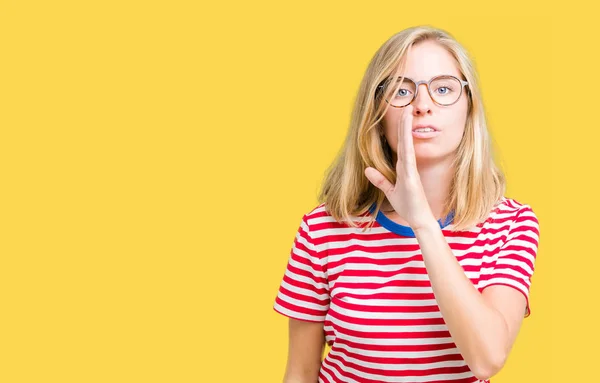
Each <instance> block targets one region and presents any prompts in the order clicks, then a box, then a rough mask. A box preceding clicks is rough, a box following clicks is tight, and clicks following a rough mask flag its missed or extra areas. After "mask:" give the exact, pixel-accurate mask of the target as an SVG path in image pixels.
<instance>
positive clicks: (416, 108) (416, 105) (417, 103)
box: [413, 84, 433, 115]
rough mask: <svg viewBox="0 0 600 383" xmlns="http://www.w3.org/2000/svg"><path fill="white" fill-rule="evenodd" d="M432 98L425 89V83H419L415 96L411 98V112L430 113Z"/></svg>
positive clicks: (417, 113)
mask: <svg viewBox="0 0 600 383" xmlns="http://www.w3.org/2000/svg"><path fill="white" fill-rule="evenodd" d="M432 105H433V100H432V99H431V95H430V94H429V89H427V84H419V85H418V91H417V97H416V98H415V99H414V100H413V113H414V114H415V115H423V114H431V107H432Z"/></svg>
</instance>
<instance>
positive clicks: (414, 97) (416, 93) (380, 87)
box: [377, 74, 469, 108]
mask: <svg viewBox="0 0 600 383" xmlns="http://www.w3.org/2000/svg"><path fill="white" fill-rule="evenodd" d="M440 78H453V79H455V80H457V81H459V82H460V84H461V87H460V94H459V95H458V97H457V98H456V101H454V102H453V103H452V104H440V103H439V102H437V101H435V99H434V98H433V95H432V94H431V83H432V82H433V81H434V80H437V79H440ZM400 79H401V77H399V78H398V80H400ZM404 79H407V80H410V81H412V82H413V83H414V84H415V86H416V88H415V94H414V95H413V98H412V99H411V100H410V101H409V102H408V104H406V105H402V106H396V105H392V104H390V102H389V101H388V100H387V99H385V102H387V103H388V104H390V106H392V107H394V108H404V107H407V106H409V105H410V104H412V102H413V101H415V99H416V98H417V95H418V94H419V86H420V85H421V84H425V85H426V86H427V92H428V93H429V96H430V97H431V100H433V102H435V103H436V104H437V105H440V106H450V105H454V104H456V103H457V102H458V100H460V96H462V91H463V89H464V87H465V86H467V85H469V82H468V81H465V80H461V79H459V78H457V77H455V76H452V75H448V74H443V75H440V76H435V77H432V78H431V79H430V80H429V81H415V80H413V79H411V78H410V77H404ZM387 81H389V79H387V80H384V81H383V83H381V84H379V85H378V86H377V89H381V90H383V88H384V86H385V82H387Z"/></svg>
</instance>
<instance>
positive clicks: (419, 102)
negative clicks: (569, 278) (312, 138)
mask: <svg viewBox="0 0 600 383" xmlns="http://www.w3.org/2000/svg"><path fill="white" fill-rule="evenodd" d="M440 74H452V75H455V76H456V77H458V78H461V76H460V72H459V71H458V67H457V66H456V62H455V61H454V59H453V58H452V56H451V55H450V54H449V53H448V52H447V51H445V49H444V48H442V47H441V46H439V45H437V44H435V43H433V42H430V41H426V42H422V43H420V44H417V45H415V46H413V47H412V50H411V51H410V52H409V54H408V56H407V66H406V68H405V73H404V75H405V76H406V77H410V78H412V79H414V80H417V81H418V80H429V79H430V78H431V77H433V76H435V75H440ZM467 102H468V100H467V98H466V93H465V92H463V95H462V96H461V99H460V100H459V101H458V102H457V103H456V104H454V105H451V106H438V105H436V104H435V103H434V102H433V100H431V97H430V96H429V93H428V92H427V90H426V87H425V85H421V86H420V89H419V96H418V97H417V99H416V100H414V101H413V103H412V104H411V105H409V106H407V107H405V108H401V109H396V108H392V107H390V108H389V109H388V112H387V113H386V115H385V116H384V120H383V129H384V134H385V136H386V139H387V141H388V143H389V145H390V147H391V148H392V152H393V154H394V155H393V160H394V162H395V163H396V173H397V177H396V180H395V183H391V182H389V181H388V180H387V179H386V178H385V177H384V176H383V175H382V174H381V173H379V172H378V171H377V170H376V169H374V168H367V169H366V170H365V176H366V177H367V178H368V179H369V181H370V182H371V183H373V185H375V186H376V187H378V188H379V189H380V190H382V191H383V192H384V193H385V195H386V204H384V208H385V207H387V208H389V209H393V211H392V212H391V213H386V215H388V217H389V218H390V219H393V220H395V221H396V222H398V223H400V224H404V225H407V226H410V227H411V228H412V229H413V231H414V232H415V235H416V238H417V241H418V242H419V245H420V247H421V251H422V254H423V260H424V263H425V267H426V269H427V272H428V274H429V278H430V281H431V286H432V289H433V292H434V295H435V298H436V301H437V302H438V306H439V308H440V311H441V313H442V315H443V317H444V321H445V322H446V325H447V326H448V330H449V331H450V334H451V335H452V337H453V340H454V341H455V343H456V346H457V347H458V349H459V350H460V352H461V354H462V356H463V358H464V359H465V361H466V363H467V364H468V366H469V368H470V369H471V371H473V373H474V374H475V376H477V377H478V378H479V379H483V380H485V379H489V378H490V377H492V376H493V375H495V374H496V373H498V371H500V369H501V368H502V367H503V366H504V364H505V362H506V359H507V357H508V354H509V352H510V350H511V348H512V345H513V344H514V341H515V339H516V337H517V334H518V332H519V329H520V327H521V323H522V320H523V315H524V310H525V305H526V300H525V297H524V296H523V295H522V294H521V293H520V292H518V291H516V290H514V289H512V288H510V287H506V286H497V285H496V286H490V287H488V288H486V289H485V290H484V291H483V292H482V293H480V292H479V291H477V289H474V288H473V285H472V283H471V281H470V280H469V279H468V278H467V276H466V275H465V273H464V271H463V269H462V267H461V266H460V264H459V263H458V261H457V259H456V257H455V256H454V254H453V253H452V251H451V249H450V247H449V245H448V243H447V242H446V240H445V237H444V235H443V233H442V231H441V229H440V227H439V224H438V222H437V219H439V218H442V217H441V216H440V213H441V211H442V206H443V202H444V200H445V198H446V196H447V194H448V192H449V184H450V179H449V178H448V174H450V173H451V172H450V169H449V167H450V163H451V158H452V154H453V152H454V151H455V150H456V148H457V147H458V144H459V143H460V140H461V137H462V134H463V132H464V127H465V122H466V117H467V107H468V104H467ZM419 123H427V124H432V125H435V126H437V127H438V128H440V129H441V130H442V133H441V134H440V135H439V136H438V137H436V138H433V139H427V140H421V139H414V140H413V136H412V127H413V126H414V125H417V124H419ZM398 153H399V154H400V155H398ZM384 210H385V209H384ZM324 341H325V340H324V333H323V323H322V322H321V323H314V322H305V321H299V320H295V319H289V342H290V343H289V354H288V363H287V367H286V374H285V377H284V382H285V383H304V382H310V383H314V382H316V381H317V380H318V373H319V369H320V365H321V356H322V353H323V350H324V348H323V347H324Z"/></svg>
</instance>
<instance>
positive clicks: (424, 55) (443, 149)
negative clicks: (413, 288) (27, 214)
mask: <svg viewBox="0 0 600 383" xmlns="http://www.w3.org/2000/svg"><path fill="white" fill-rule="evenodd" d="M442 74H444V75H453V76H455V77H457V78H459V79H462V76H461V73H460V70H459V68H458V66H457V65H456V61H455V60H454V58H453V57H452V55H451V54H450V53H449V52H448V51H447V50H446V49H444V48H443V47H441V46H440V45H438V44H436V43H435V42H432V41H424V42H422V43H420V44H417V45H414V46H412V47H411V50H410V52H409V54H408V55H407V60H406V67H405V71H404V75H405V76H406V77H408V78H410V79H412V80H414V81H421V80H425V81H428V80H429V79H431V78H432V77H434V76H438V75H442ZM434 91H435V90H434ZM466 93H467V92H466V91H465V90H463V92H462V94H461V97H460V99H459V100H458V101H457V102H456V103H455V104H453V105H450V106H440V105H437V104H436V103H434V102H433V100H432V99H431V96H430V95H429V93H428V91H427V86H426V85H425V84H421V85H420V86H419V91H418V95H417V98H416V99H415V100H414V101H413V102H412V103H411V105H412V107H413V109H412V111H411V113H412V115H413V121H412V122H413V126H415V127H416V125H418V124H431V125H434V126H436V127H437V128H438V129H439V130H441V134H440V135H438V136H437V137H434V138H430V139H422V138H414V139H413V142H414V151H415V156H416V166H417V169H418V171H419V175H420V177H421V183H422V184H423V189H424V191H425V195H426V197H427V201H429V205H430V207H431V210H432V212H433V214H434V216H436V217H437V218H438V219H440V218H443V217H442V216H441V215H442V210H443V204H444V201H445V199H446V196H447V195H448V193H449V188H450V180H451V179H450V176H451V174H452V173H451V172H450V171H449V170H450V167H451V162H452V157H453V155H454V152H455V151H456V148H458V146H459V144H460V141H461V139H462V136H463V133H464V130H465V124H466V121H467V110H468V105H469V104H468V98H467V97H468V96H467V94H466ZM406 113H407V108H406V107H404V108H394V107H391V106H390V107H389V108H388V109H387V112H386V114H385V115H384V117H383V120H382V125H383V131H384V135H385V138H386V140H387V142H388V143H389V145H390V148H391V149H392V156H393V160H394V162H396V161H397V160H398V153H397V150H396V149H397V147H398V124H399V123H400V121H401V119H402V117H403V116H404V115H405V114H406ZM383 210H384V211H389V210H392V207H391V206H390V204H389V202H388V201H387V200H386V201H385V202H384V205H383ZM386 215H387V216H388V218H390V219H391V220H393V221H395V222H397V223H399V224H403V225H408V221H407V220H406V219H405V217H402V216H399V215H398V214H397V213H396V212H395V211H392V212H391V213H390V214H386Z"/></svg>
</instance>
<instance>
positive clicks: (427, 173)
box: [383, 156, 453, 219]
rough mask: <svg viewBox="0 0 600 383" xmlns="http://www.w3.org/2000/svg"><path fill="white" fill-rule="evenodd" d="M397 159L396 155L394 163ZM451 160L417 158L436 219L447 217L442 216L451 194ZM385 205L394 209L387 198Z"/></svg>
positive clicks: (386, 207)
mask: <svg viewBox="0 0 600 383" xmlns="http://www.w3.org/2000/svg"><path fill="white" fill-rule="evenodd" d="M396 161H397V160H396V157H395V156H394V163H396ZM451 162H452V158H447V159H442V160H438V161H420V160H419V159H417V170H418V172H419V177H420V178H421V184H422V185H423V190H424V192H425V196H426V198H427V202H428V203H429V207H430V208H431V212H432V213H433V214H434V216H435V217H436V219H441V218H445V217H442V212H443V210H444V205H445V203H446V200H447V198H448V196H449V194H450V183H451V181H452V176H453V171H452V170H453V169H452V168H451ZM383 207H384V209H390V210H393V208H392V207H391V205H390V204H389V202H388V201H387V199H386V200H385V201H384V205H383Z"/></svg>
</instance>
